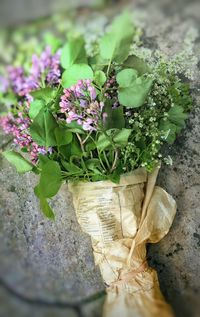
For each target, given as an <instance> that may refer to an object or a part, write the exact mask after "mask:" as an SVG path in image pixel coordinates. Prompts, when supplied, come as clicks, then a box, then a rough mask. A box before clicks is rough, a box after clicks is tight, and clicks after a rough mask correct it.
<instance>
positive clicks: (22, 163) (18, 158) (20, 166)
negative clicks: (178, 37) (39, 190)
mask: <svg viewBox="0 0 200 317" xmlns="http://www.w3.org/2000/svg"><path fill="white" fill-rule="evenodd" d="M3 156H4V157H5V158H6V159H7V160H8V161H9V162H10V163H11V164H13V165H14V166H15V167H16V169H17V172H18V173H22V174H23V173H26V172H29V171H32V170H33V168H34V165H33V164H32V163H31V162H29V161H28V160H26V159H25V158H24V157H23V156H22V155H21V154H20V153H18V152H15V151H5V152H3Z"/></svg>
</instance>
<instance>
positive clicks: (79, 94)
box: [60, 80, 104, 131]
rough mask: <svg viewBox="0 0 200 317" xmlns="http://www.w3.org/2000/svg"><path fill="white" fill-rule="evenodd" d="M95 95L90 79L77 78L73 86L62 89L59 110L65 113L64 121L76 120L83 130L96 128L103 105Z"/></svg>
mask: <svg viewBox="0 0 200 317" xmlns="http://www.w3.org/2000/svg"><path fill="white" fill-rule="evenodd" d="M96 97H97V95H96V89H95V88H94V86H93V85H92V81H91V80H79V81H78V83H77V84H76V85H75V86H72V87H70V88H68V89H64V95H63V96H62V97H61V101H60V111H61V113H64V114H65V116H66V122H67V123H71V122H72V121H76V122H77V123H78V124H79V125H81V126H82V127H83V129H84V130H88V131H92V130H96V129H97V127H98V122H99V119H100V117H101V113H102V109H103V106H104V104H103V102H98V101H97V100H96Z"/></svg>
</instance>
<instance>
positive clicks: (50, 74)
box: [30, 47, 61, 85]
mask: <svg viewBox="0 0 200 317" xmlns="http://www.w3.org/2000/svg"><path fill="white" fill-rule="evenodd" d="M43 75H44V80H45V81H46V82H47V83H48V84H50V85H54V84H58V83H59V81H60V75H61V73H60V52H59V51H58V52H57V53H56V54H55V55H52V53H51V48H50V47H47V48H46V49H45V51H44V52H42V54H41V56H37V55H33V57H32V68H31V76H30V78H31V79H32V80H33V82H36V83H37V82H38V81H41V79H42V77H43Z"/></svg>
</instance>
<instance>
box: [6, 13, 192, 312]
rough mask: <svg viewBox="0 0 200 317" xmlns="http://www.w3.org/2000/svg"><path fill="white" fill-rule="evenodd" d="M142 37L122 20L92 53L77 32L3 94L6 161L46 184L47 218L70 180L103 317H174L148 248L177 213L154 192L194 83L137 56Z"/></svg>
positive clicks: (15, 74)
mask: <svg viewBox="0 0 200 317" xmlns="http://www.w3.org/2000/svg"><path fill="white" fill-rule="evenodd" d="M141 45H142V42H141V41H140V40H138V29H137V28H136V27H135V26H134V25H133V23H132V21H131V17H130V15H129V14H128V13H127V12H125V13H123V14H122V15H120V16H119V17H116V18H115V19H114V21H113V22H112V24H111V25H110V26H108V28H107V29H106V31H105V33H104V34H103V35H102V36H101V37H100V38H99V39H98V41H96V43H95V49H94V50H93V54H88V52H87V50H86V45H85V39H84V37H83V36H82V35H80V34H77V33H70V34H69V35H68V41H67V43H66V44H65V45H64V46H63V47H60V48H59V49H58V50H57V51H54V50H52V48H51V47H47V48H46V49H45V50H44V51H43V52H42V54H41V55H40V56H38V55H33V57H32V62H31V63H30V65H29V69H28V70H27V69H26V70H25V69H24V68H23V67H13V66H9V67H8V68H7V75H6V76H5V77H4V78H1V91H2V96H3V97H4V98H6V96H8V95H9V96H12V100H13V101H12V103H11V104H10V106H9V109H8V112H7V113H6V114H5V113H4V114H2V116H1V119H0V122H1V126H2V127H3V129H4V131H5V133H8V134H11V135H13V137H14V145H13V149H12V150H8V151H5V152H3V155H4V157H5V158H6V159H7V160H8V161H9V162H10V163H12V164H14V165H15V167H16V169H17V171H18V172H19V173H26V172H30V171H32V172H34V173H36V174H38V175H39V176H40V179H39V183H38V185H37V186H36V187H35V189H34V191H35V194H36V196H37V197H38V199H39V201H40V207H41V210H42V212H43V213H44V215H45V216H46V217H48V218H51V219H53V218H54V217H55V215H54V211H53V210H52V208H51V203H50V204H49V199H50V198H52V197H53V196H55V195H56V193H57V192H58V190H59V188H60V187H61V185H62V183H63V182H67V183H68V187H69V190H70V192H71V193H72V196H73V202H74V207H75V211H76V214H77V219H78V221H79V223H80V226H81V227H82V229H83V230H84V231H85V232H86V233H88V234H89V235H90V236H91V240H92V246H93V252H94V258H95V262H96V264H97V265H98V266H99V268H100V271H101V273H102V277H103V279H104V282H105V285H106V288H107V298H106V301H105V305H104V312H103V315H104V316H105V317H116V316H123V317H131V316H138V317H160V316H166V317H167V316H173V312H172V310H171V308H170V306H169V305H168V304H167V303H166V302H165V300H164V298H163V296H162V294H161V291H160V288H159V282H158V278H157V274H156V272H155V270H153V269H152V268H150V267H149V266H148V263H147V260H146V244H147V243H156V242H158V241H159V240H160V239H162V238H163V237H164V236H165V235H166V234H167V232H168V231H169V228H170V226H171V224H172V222H173V218H174V216H175V212H176V203H175V201H174V199H173V198H172V197H171V196H170V195H169V194H168V193H166V192H165V191H164V190H163V189H162V188H160V187H158V186H156V185H155V184H156V178H157V174H158V171H159V168H160V164H161V161H163V162H164V163H170V157H165V156H164V155H163V146H164V144H167V143H169V144H172V143H173V142H174V141H175V139H176V136H177V134H178V133H179V132H180V131H181V129H182V128H183V127H184V122H185V120H186V118H187V115H188V113H189V110H190V108H191V104H192V102H191V97H190V93H189V88H188V85H187V84H185V83H183V82H181V80H180V78H179V77H178V75H177V67H175V66H174V67H173V63H172V64H169V63H168V62H166V61H165V60H164V59H163V58H162V57H161V56H155V58H154V62H152V63H148V62H147V61H146V60H145V59H143V58H141V56H139V54H138V51H139V48H140V47H141Z"/></svg>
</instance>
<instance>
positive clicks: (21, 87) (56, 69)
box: [0, 47, 61, 101]
mask: <svg viewBox="0 0 200 317" xmlns="http://www.w3.org/2000/svg"><path fill="white" fill-rule="evenodd" d="M7 72H8V81H9V83H10V86H11V88H12V89H13V91H14V92H15V93H16V94H17V95H18V96H24V97H26V99H27V100H28V101H32V97H31V95H30V92H31V91H33V90H36V89H39V88H40V87H41V85H42V84H43V82H44V83H46V84H49V85H54V84H58V83H59V81H60V76H61V72H60V53H59V52H57V53H56V54H55V55H53V54H52V53H51V48H50V47H47V48H46V49H45V51H44V52H42V54H41V56H37V55H33V56H32V67H31V70H30V74H29V75H28V76H26V74H25V71H24V69H23V67H13V66H8V68H7ZM0 83H1V78H0Z"/></svg>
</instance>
